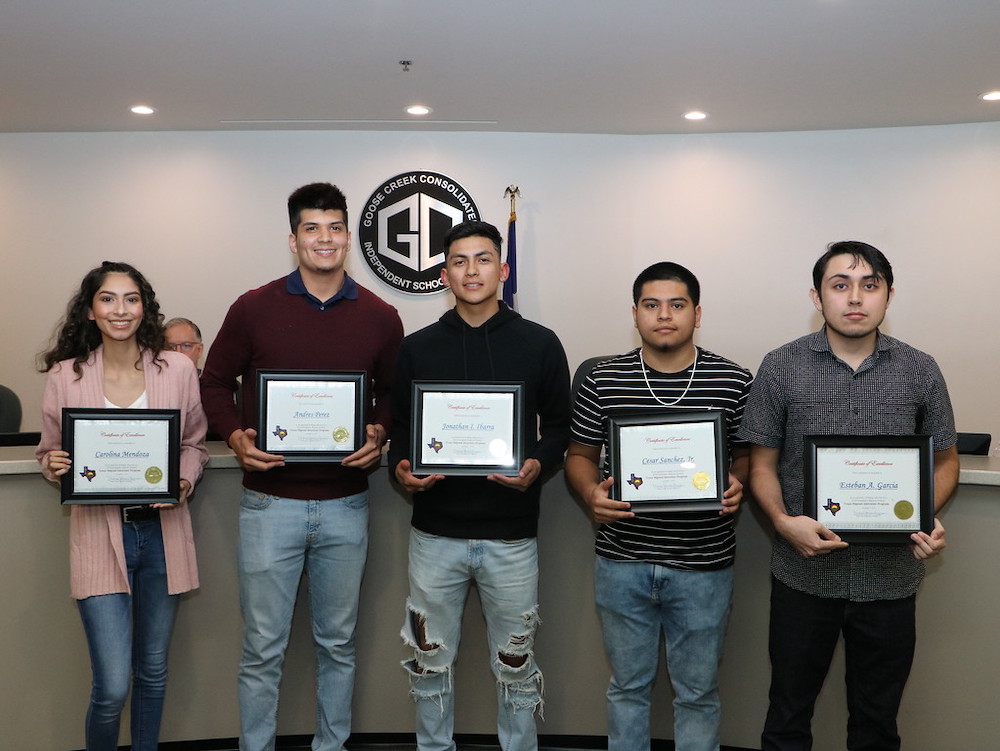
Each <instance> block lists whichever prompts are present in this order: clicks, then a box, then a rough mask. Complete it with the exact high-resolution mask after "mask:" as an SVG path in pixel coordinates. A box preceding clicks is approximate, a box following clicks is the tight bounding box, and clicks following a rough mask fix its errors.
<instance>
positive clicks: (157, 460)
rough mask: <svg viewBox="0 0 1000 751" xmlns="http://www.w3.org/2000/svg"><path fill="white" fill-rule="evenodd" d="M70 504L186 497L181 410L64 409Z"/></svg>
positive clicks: (65, 483)
mask: <svg viewBox="0 0 1000 751" xmlns="http://www.w3.org/2000/svg"><path fill="white" fill-rule="evenodd" d="M62 439H63V450H64V451H66V452H68V453H69V456H70V460H71V461H72V466H71V467H70V470H69V471H68V472H67V473H66V474H64V475H63V476H62V481H61V497H62V502H63V503H66V504H99V503H103V504H106V503H119V504H135V503H176V502H177V501H178V499H179V498H180V446H181V438H180V411H179V410H176V409H84V408H79V409H73V408H65V409H63V411H62Z"/></svg>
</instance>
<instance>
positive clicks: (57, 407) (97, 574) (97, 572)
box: [35, 348, 208, 600]
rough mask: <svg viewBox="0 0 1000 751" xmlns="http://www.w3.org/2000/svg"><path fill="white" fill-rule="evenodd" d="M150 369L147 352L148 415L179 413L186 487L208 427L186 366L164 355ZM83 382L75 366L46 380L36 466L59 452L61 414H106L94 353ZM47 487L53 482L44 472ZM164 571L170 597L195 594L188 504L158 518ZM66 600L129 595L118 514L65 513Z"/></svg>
mask: <svg viewBox="0 0 1000 751" xmlns="http://www.w3.org/2000/svg"><path fill="white" fill-rule="evenodd" d="M160 358H161V360H162V362H160V363H159V367H157V364H154V363H153V361H152V357H151V355H150V354H149V353H148V352H143V356H142V362H143V369H144V373H145V380H146V396H147V398H148V400H149V407H150V409H180V412H181V455H180V468H181V478H182V479H184V480H187V481H188V482H190V483H191V487H192V488H193V487H194V485H195V484H196V483H197V482H198V478H200V477H201V471H202V467H204V466H205V463H206V462H207V461H208V452H207V451H206V450H205V430H206V426H207V421H206V419H205V413H204V411H203V410H202V408H201V396H200V393H199V389H198V377H197V373H196V371H195V368H194V364H193V363H192V362H191V360H190V359H188V358H187V357H185V356H184V355H182V354H179V353H177V352H161V353H160ZM81 368H82V373H83V375H82V377H80V378H77V376H76V373H74V372H73V361H72V360H63V361H62V362H60V363H57V364H56V365H55V366H54V367H53V368H52V369H51V370H50V371H49V374H48V380H47V382H46V384H45V395H44V396H43V397H42V441H41V443H40V444H39V445H38V448H37V449H36V450H35V458H37V459H38V461H39V463H42V460H43V459H44V457H45V454H46V453H47V452H48V451H51V450H53V449H59V448H62V408H63V407H104V406H105V404H104V361H103V359H102V357H101V348H98V349H97V350H95V351H94V352H93V353H91V355H90V357H89V358H88V359H87V361H86V362H85V363H83V364H82V366H81ZM42 474H44V475H45V477H46V479H48V480H53V481H55V480H56V479H57V478H55V477H53V476H52V475H51V473H50V472H48V470H47V469H46V468H45V467H44V465H43V467H42ZM160 524H161V527H162V529H163V547H164V555H165V557H166V563H167V590H168V591H169V593H170V594H172V595H174V594H179V593H181V592H187V591H189V590H192V589H197V588H198V563H197V560H196V559H195V551H194V533H193V531H192V529H191V512H190V511H189V509H188V507H187V504H184V505H183V506H180V507H178V508H173V509H165V510H163V511H161V512H160ZM69 550H70V556H69V560H70V593H71V594H72V596H73V597H74V598H75V599H77V600H82V599H84V598H86V597H91V596H93V595H103V594H111V593H116V592H129V593H130V589H129V584H128V575H127V570H126V568H125V551H124V547H123V545H122V524H121V516H120V515H119V507H118V506H113V505H99V506H85V505H74V506H72V509H71V512H70V545H69Z"/></svg>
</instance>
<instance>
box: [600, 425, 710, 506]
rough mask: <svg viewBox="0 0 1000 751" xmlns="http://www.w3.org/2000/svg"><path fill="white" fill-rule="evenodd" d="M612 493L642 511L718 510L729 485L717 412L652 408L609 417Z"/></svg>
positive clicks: (609, 458)
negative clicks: (630, 414)
mask: <svg viewBox="0 0 1000 751" xmlns="http://www.w3.org/2000/svg"><path fill="white" fill-rule="evenodd" d="M608 422H609V425H608V462H609V464H610V469H611V476H612V477H613V478H614V484H613V485H612V488H611V497H612V498H614V499H615V500H618V501H627V502H629V503H631V504H632V510H633V511H635V512H636V513H641V512H642V511H704V510H708V509H711V510H713V511H718V510H719V509H721V508H722V495H723V493H725V492H726V488H727V487H728V485H729V457H728V453H727V450H726V446H727V444H726V436H725V424H724V414H723V413H722V412H709V411H704V412H674V413H671V412H656V413H648V414H643V415H632V416H625V417H611V418H609V420H608Z"/></svg>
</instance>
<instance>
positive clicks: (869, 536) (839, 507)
mask: <svg viewBox="0 0 1000 751" xmlns="http://www.w3.org/2000/svg"><path fill="white" fill-rule="evenodd" d="M803 442H804V445H803V455H802V459H803V480H804V488H803V493H804V495H803V513H805V514H806V515H807V516H810V517H812V518H813V519H819V520H820V521H821V522H822V523H823V524H824V525H825V526H826V527H827V528H828V529H830V530H831V531H832V532H835V533H836V534H837V535H838V536H840V538H841V539H842V540H845V541H846V542H850V543H906V542H910V535H911V534H913V533H914V532H917V531H923V532H926V533H928V534H930V533H931V532H932V531H933V530H934V451H933V439H932V437H931V436H929V435H908V436H851V435H807V436H804V437H803ZM841 456H843V457H844V460H845V462H850V463H845V465H844V467H845V469H844V475H843V478H844V479H842V480H840V481H838V480H836V478H835V477H834V476H833V475H831V476H829V477H828V476H827V475H828V473H831V472H832V471H833V470H832V468H831V467H829V466H828V464H831V463H834V462H839V460H840V457H841ZM889 458H894V459H896V462H895V463H890V462H888V461H887V460H888V459H889ZM900 461H903V462H905V464H906V465H907V466H908V467H909V469H908V470H906V472H905V476H903V475H902V474H893V472H894V471H895V472H902V471H903V470H902V469H896V470H894V469H892V467H894V466H895V464H896V463H898V462H900ZM862 463H863V464H862ZM900 481H904V487H903V488H898V487H897V488H892V487H890V486H892V485H896V486H899V485H900ZM907 483H908V484H909V485H916V486H917V487H916V488H915V489H913V490H910V489H907V488H906V487H905V484H907ZM883 486H884V487H883ZM912 493H915V494H916V495H915V496H914V497H910V496H911V495H912ZM903 496H906V497H903ZM889 503H892V511H891V513H892V517H895V518H892V517H889V516H888V509H889V507H888V504H889ZM845 504H846V505H848V509H849V510H850V511H852V512H855V516H854V517H853V518H854V519H855V521H848V519H850V518H852V517H850V516H848V515H845V517H843V519H844V523H843V524H838V523H837V522H836V518H835V517H836V514H838V513H841V512H843V511H844V510H845ZM861 514H870V518H871V519H872V521H868V522H865V523H863V524H859V523H858V521H857V519H858V518H859V515H861ZM887 522H891V524H888V525H887Z"/></svg>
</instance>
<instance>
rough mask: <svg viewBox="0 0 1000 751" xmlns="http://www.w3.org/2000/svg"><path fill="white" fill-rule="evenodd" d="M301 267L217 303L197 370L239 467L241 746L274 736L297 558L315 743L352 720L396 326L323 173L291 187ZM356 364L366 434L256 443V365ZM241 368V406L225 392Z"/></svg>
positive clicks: (293, 244) (322, 745) (328, 748)
mask: <svg viewBox="0 0 1000 751" xmlns="http://www.w3.org/2000/svg"><path fill="white" fill-rule="evenodd" d="M288 217H289V222H290V224H291V230H292V233H291V235H289V238H288V245H289V249H290V250H291V252H292V253H293V254H294V255H295V256H296V257H297V259H298V268H297V269H296V270H295V271H293V272H292V273H291V274H289V275H288V276H287V277H284V278H281V279H276V280H275V281H273V282H270V283H268V284H265V285H264V286H263V287H259V288H258V289H255V290H251V291H249V292H247V293H246V294H244V295H243V296H241V297H240V298H239V299H238V300H237V301H236V302H235V303H233V305H232V307H231V308H230V309H229V313H228V314H227V315H226V319H225V321H224V322H223V324H222V328H221V330H220V331H219V334H218V337H217V338H216V339H215V342H214V343H213V344H212V348H211V350H210V351H209V353H208V360H207V362H206V364H205V372H204V373H203V375H202V379H201V387H202V402H203V404H204V407H205V412H206V414H207V415H208V419H209V423H210V425H211V426H212V428H213V429H214V430H215V431H216V432H217V433H218V434H219V435H221V436H223V437H225V438H226V439H227V442H228V443H229V446H230V447H231V448H232V449H233V451H234V453H235V454H236V458H237V461H239V463H240V466H241V467H242V468H243V486H244V492H243V497H242V500H241V505H240V535H239V580H240V606H241V609H242V611H243V659H242V660H241V662H240V675H239V686H238V697H239V705H240V749H241V751H265V749H270V748H273V747H274V746H273V744H274V736H275V731H276V723H277V709H278V685H279V683H280V681H281V671H282V665H283V662H284V656H285V648H286V646H287V644H288V635H289V630H290V628H291V620H292V612H293V610H294V609H295V597H296V593H297V591H298V586H299V580H300V578H301V576H302V572H303V570H305V571H306V572H308V574H309V576H308V581H309V601H310V607H311V610H312V624H313V640H314V641H315V645H316V655H317V684H318V685H317V701H318V706H317V713H316V716H317V727H316V739H315V741H314V743H313V749H315V750H316V751H340V750H341V749H343V747H344V742H345V741H346V740H347V737H348V736H349V735H350V732H351V697H352V693H353V689H354V629H355V624H356V622H357V613H358V597H359V593H360V587H361V577H362V574H363V572H364V566H365V558H366V555H367V550H368V497H367V490H368V478H367V473H366V470H368V469H370V468H371V467H374V466H376V465H377V464H378V462H379V458H380V456H381V453H382V447H383V445H384V444H385V439H386V431H387V426H388V425H389V419H390V418H389V390H390V386H391V382H392V374H393V370H394V368H395V361H396V352H397V350H398V348H399V343H400V340H401V339H402V335H403V326H402V323H401V322H400V320H399V315H398V314H397V313H396V310H395V309H394V308H392V307H391V306H389V305H387V304H386V303H385V302H383V301H382V300H380V299H379V298H378V297H376V296H375V295H374V294H372V293H371V292H369V291H368V290H367V289H365V288H363V287H361V286H360V285H358V284H357V283H356V282H355V281H354V280H353V279H351V277H350V276H348V275H347V272H346V271H345V269H344V260H345V257H346V255H347V253H348V251H349V250H350V247H351V233H350V232H349V231H348V229H347V202H346V199H345V198H344V195H343V193H341V192H340V190H339V189H337V188H336V187H335V186H333V185H330V184H328V183H315V184H312V185H306V186H304V187H302V188H299V189H298V190H296V191H295V192H294V193H292V195H291V196H290V197H289V199H288ZM260 369H266V370H273V369H280V370H341V371H344V370H347V371H364V372H365V373H366V377H367V381H368V384H367V385H368V393H369V394H370V395H371V396H372V398H373V399H372V401H371V402H370V403H371V404H372V407H371V411H370V414H368V415H366V416H365V423H366V426H365V442H364V445H363V446H362V447H361V448H360V449H359V450H358V451H357V452H355V453H354V454H352V455H350V456H348V457H347V458H346V459H344V460H343V461H342V462H340V463H323V464H314V463H289V464H287V465H286V463H285V461H284V457H282V456H280V455H278V454H272V453H267V452H264V451H262V450H260V449H259V448H257V447H256V446H255V442H254V439H255V437H256V435H257V431H258V430H259V429H263V428H264V426H258V425H257V416H256V409H257V393H256V387H257V377H256V376H257V371H258V370H260ZM238 377H242V386H241V387H240V388H241V389H242V392H241V395H242V398H241V400H240V407H239V408H237V406H236V401H235V400H234V394H235V393H236V389H237V388H238V387H239V384H238V383H237V378H238Z"/></svg>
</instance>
